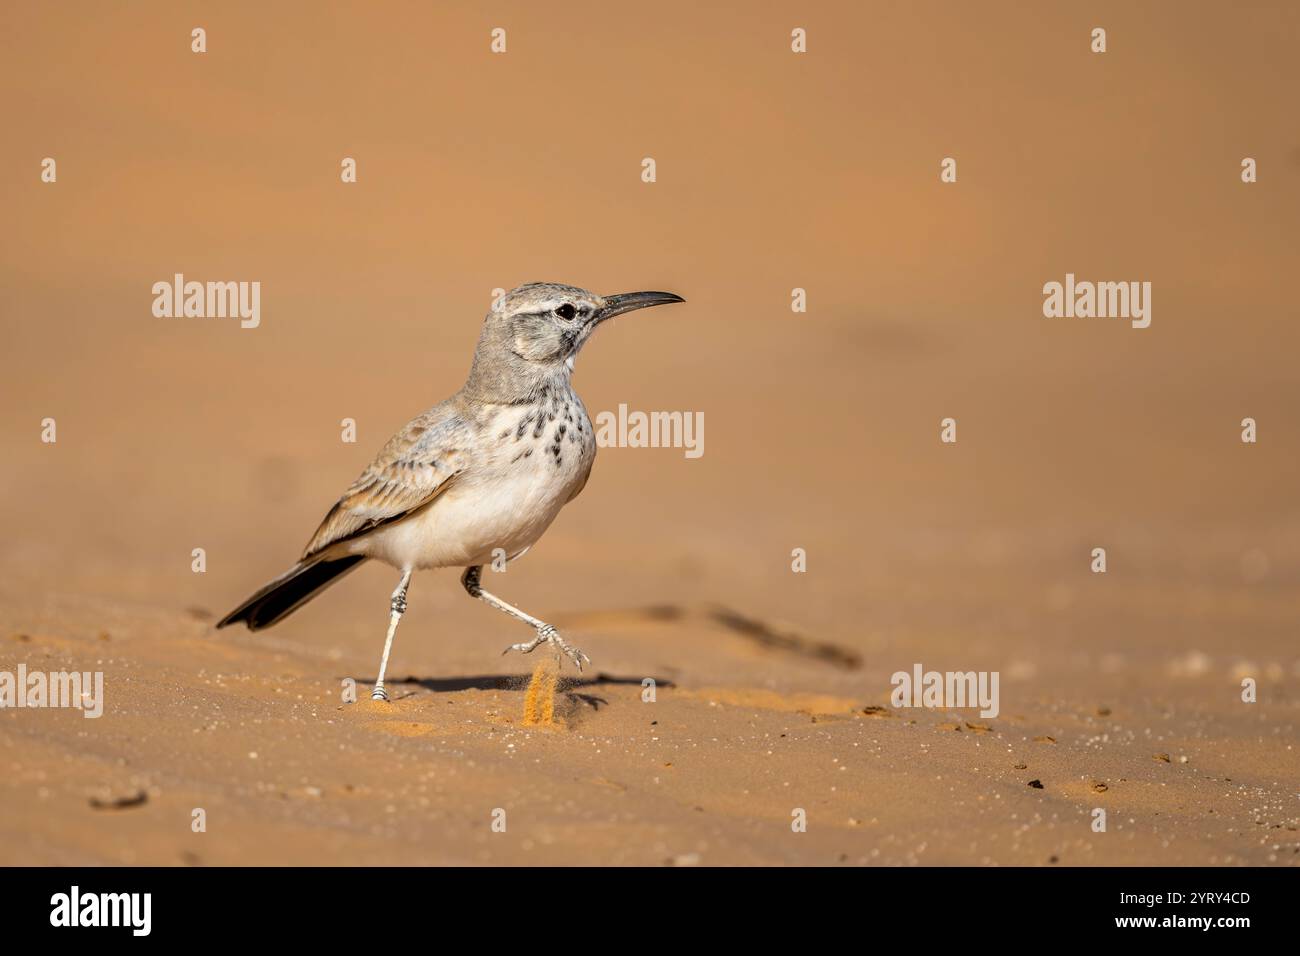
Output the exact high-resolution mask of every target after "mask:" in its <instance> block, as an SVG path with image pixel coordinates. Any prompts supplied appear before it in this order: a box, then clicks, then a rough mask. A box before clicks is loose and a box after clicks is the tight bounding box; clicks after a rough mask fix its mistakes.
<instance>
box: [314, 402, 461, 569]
mask: <svg viewBox="0 0 1300 956" xmlns="http://www.w3.org/2000/svg"><path fill="white" fill-rule="evenodd" d="M468 435H469V426H468V425H466V423H465V421H464V420H463V419H462V418H461V417H460V416H459V415H457V414H456V413H455V411H454V409H452V408H451V407H450V406H448V405H446V404H444V405H440V406H438V407H437V408H433V409H430V410H429V411H427V412H425V413H424V414H423V415H421V416H419V417H418V418H416V419H413V420H412V421H410V422H408V423H407V425H406V426H405V427H404V428H402V429H401V431H399V432H398V433H397V434H396V435H394V436H393V437H392V438H391V439H389V441H388V444H387V445H385V446H384V448H383V450H382V451H381V452H380V453H379V454H378V455H377V456H376V457H375V460H374V461H373V462H371V463H370V465H369V466H368V467H367V468H366V470H365V471H363V472H362V473H361V474H360V476H359V477H358V478H357V480H356V481H354V482H353V483H352V485H351V487H349V488H348V490H347V491H345V492H344V493H343V497H341V498H339V500H338V502H337V503H336V504H335V505H334V507H333V508H331V509H330V510H329V513H328V514H327V515H325V518H324V520H323V521H321V523H320V527H319V528H317V529H316V533H315V534H313V535H312V537H311V541H309V542H308V543H307V548H306V550H305V551H304V552H303V558H310V557H311V556H312V555H315V554H319V553H320V552H321V551H324V550H325V549H326V548H329V547H332V546H333V545H336V544H339V543H340V542H344V541H350V540H352V539H354V538H358V537H360V536H362V535H364V534H367V533H369V532H371V531H373V530H375V529H376V528H379V527H382V526H383V525H386V524H390V523H391V522H394V521H399V520H401V519H402V518H405V517H407V516H408V515H410V514H412V513H414V512H415V511H418V510H419V509H421V508H424V507H426V506H427V505H429V504H431V503H432V502H433V501H434V499H436V498H437V497H438V495H440V494H442V493H443V492H444V491H446V490H447V488H449V487H450V486H451V483H452V482H453V481H454V480H455V478H456V476H457V475H458V474H460V473H461V471H462V469H463V466H464V462H465V460H466V455H465V452H464V450H463V449H464V447H465V444H466V439H467V437H468Z"/></svg>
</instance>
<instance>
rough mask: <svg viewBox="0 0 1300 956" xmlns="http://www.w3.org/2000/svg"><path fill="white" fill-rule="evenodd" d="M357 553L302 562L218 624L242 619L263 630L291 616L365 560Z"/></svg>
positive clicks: (250, 626)
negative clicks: (327, 559) (324, 559)
mask: <svg viewBox="0 0 1300 956" xmlns="http://www.w3.org/2000/svg"><path fill="white" fill-rule="evenodd" d="M364 560H366V559H365V556H364V555H360V554H354V555H349V556H348V557H346V558H338V559H336V560H334V561H322V560H319V559H317V560H314V561H311V562H299V563H298V564H296V565H294V566H293V567H292V568H290V569H289V570H288V571H286V572H285V573H284V574H282V575H280V576H279V577H278V578H276V579H275V580H274V581H272V582H271V583H270V584H268V585H267V586H266V587H264V588H262V589H261V590H260V591H258V592H257V593H256V594H254V595H253V596H252V597H250V598H249V599H248V600H247V601H245V602H244V603H243V604H241V605H239V607H237V608H235V609H234V610H233V611H231V612H230V613H229V614H227V615H226V616H225V617H223V618H222V619H221V622H220V623H219V624H218V625H217V627H225V626H226V625H227V624H235V623H237V622H239V621H243V622H244V623H245V624H247V625H248V629H249V630H250V631H260V630H261V629H262V628H264V627H270V626H271V625H272V624H274V623H275V622H276V621H279V620H281V619H282V618H286V617H288V616H289V615H290V614H292V613H293V612H294V611H296V610H298V608H300V607H302V605H304V604H306V603H307V602H308V601H310V600H311V599H312V598H314V597H315V596H316V595H317V594H319V593H320V592H321V591H323V590H325V588H327V587H329V586H330V585H331V584H333V583H334V582H335V581H337V580H338V579H339V578H341V577H343V575H345V574H347V573H348V572H349V571H351V570H352V569H353V568H355V567H356V566H357V565H358V564H360V563H361V562H362V561H364Z"/></svg>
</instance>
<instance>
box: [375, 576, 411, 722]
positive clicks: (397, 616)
mask: <svg viewBox="0 0 1300 956" xmlns="http://www.w3.org/2000/svg"><path fill="white" fill-rule="evenodd" d="M410 583H411V570H410V568H407V569H406V570H405V571H403V572H402V580H401V581H400V582H398V585H397V590H396V591H394V592H393V601H392V608H393V613H392V616H391V617H390V618H389V619H388V637H387V638H386V639H385V640H384V656H383V659H382V660H381V661H380V662H379V679H378V680H377V681H375V689H374V691H373V692H372V693H371V695H370V699H371V700H388V691H386V690H384V674H385V673H386V672H387V671H388V652H389V651H391V650H392V649H393V635H394V634H396V633H397V622H398V621H400V620H401V619H402V615H403V614H405V613H406V586H407V585H408V584H410Z"/></svg>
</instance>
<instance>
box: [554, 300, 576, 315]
mask: <svg viewBox="0 0 1300 956" xmlns="http://www.w3.org/2000/svg"><path fill="white" fill-rule="evenodd" d="M555 314H556V315H558V316H559V317H560V318H562V319H571V318H573V317H574V316H575V315H577V314H578V310H577V309H575V308H574V307H573V306H571V305H569V303H567V302H566V303H564V305H562V306H560V307H559V308H558V309H556V310H555Z"/></svg>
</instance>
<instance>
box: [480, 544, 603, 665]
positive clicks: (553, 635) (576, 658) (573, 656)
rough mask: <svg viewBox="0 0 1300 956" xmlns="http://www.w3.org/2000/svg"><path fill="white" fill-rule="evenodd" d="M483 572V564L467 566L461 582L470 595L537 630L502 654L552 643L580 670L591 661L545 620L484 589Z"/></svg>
mask: <svg viewBox="0 0 1300 956" xmlns="http://www.w3.org/2000/svg"><path fill="white" fill-rule="evenodd" d="M482 574H483V566H482V565H474V566H473V567H469V568H466V569H465V573H464V574H462V575H461V578H460V583H461V584H463V585H464V586H465V590H466V591H468V592H469V596H470V597H474V598H478V599H479V600H480V601H482V602H483V603H484V604H489V605H491V606H492V607H494V608H496V609H497V610H498V611H505V612H506V613H507V614H509V615H510V616H511V617H513V618H515V619H516V620H518V621H523V622H524V623H525V624H528V625H530V626H531V627H533V628H536V630H537V636H536V637H534V638H533V639H532V640H531V641H528V642H526V643H524V644H511V645H510V646H509V647H507V648H506V649H505V650H504V651H502V652H501V653H502V654H508V653H510V652H511V651H520V652H522V653H524V654H529V653H531V652H532V651H534V650H536V649H537V646H538V645H539V644H550V645H551V646H552V647H554V648H555V649H556V652H557V654H558V653H563V654H564V655H565V656H567V657H568V658H569V660H571V661H573V663H574V664H575V665H577V668H578V670H580V671H581V670H582V665H583V664H590V663H591V658H590V657H588V656H587V655H586V654H584V653H582V651H580V650H578V649H577V648H576V647H573V646H572V645H571V644H569V643H567V642H566V641H565V640H564V638H562V637H560V632H559V631H557V630H556V629H555V628H554V627H553V626H552V625H550V624H547V623H546V622H545V621H539V620H538V619H537V618H535V617H533V616H532V615H531V614H525V613H524V612H523V611H521V610H519V608H517V607H515V606H514V605H512V604H507V603H506V602H505V601H503V600H501V599H500V598H499V597H497V596H496V595H495V594H489V593H488V592H487V591H484V590H483V588H482V586H481V585H480V584H479V581H480V579H481V577H482Z"/></svg>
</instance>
